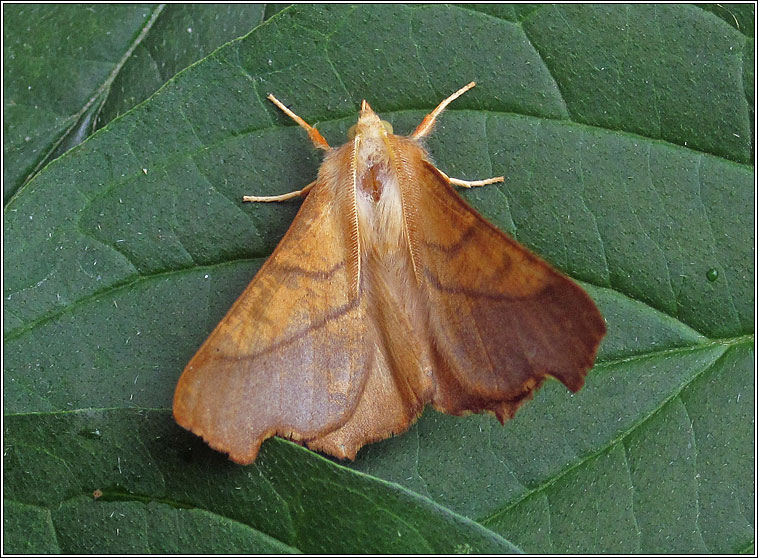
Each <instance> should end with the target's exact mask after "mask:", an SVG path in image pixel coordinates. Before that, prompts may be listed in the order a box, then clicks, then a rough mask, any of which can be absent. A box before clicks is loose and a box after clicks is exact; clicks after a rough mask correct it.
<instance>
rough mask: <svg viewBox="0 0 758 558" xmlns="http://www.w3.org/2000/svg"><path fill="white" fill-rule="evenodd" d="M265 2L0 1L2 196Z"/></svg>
mask: <svg viewBox="0 0 758 558" xmlns="http://www.w3.org/2000/svg"><path fill="white" fill-rule="evenodd" d="M264 9H265V6H264V5H262V4H258V5H239V4H238V5H232V6H229V5H216V4H205V5H195V4H170V5H168V6H164V5H153V6H149V5H125V4H122V5H115V6H97V5H86V6H85V5H72V4H68V5H51V4H48V5H30V4H16V5H7V6H4V7H3V15H4V19H5V22H4V27H3V30H4V38H5V50H4V53H3V54H4V67H5V80H4V83H5V91H4V93H5V107H4V109H3V110H4V116H5V128H4V131H5V137H6V141H5V149H4V154H5V165H4V175H3V183H4V188H3V195H4V197H5V198H6V200H7V198H8V197H9V196H10V195H11V194H13V193H14V192H15V191H16V190H17V189H18V187H19V186H20V185H21V184H23V183H24V182H26V181H28V180H29V179H30V178H31V177H32V176H34V175H35V174H36V173H37V172H38V171H39V170H40V169H41V168H42V166H44V165H45V164H46V163H47V162H49V161H50V160H52V159H54V158H55V157H57V156H59V155H61V154H62V153H65V152H66V151H67V150H68V149H70V148H71V147H73V146H74V145H77V144H79V143H80V142H82V141H83V140H84V139H86V138H87V137H88V136H89V135H90V134H91V133H92V132H93V131H94V130H96V129H98V128H102V127H103V126H104V125H105V124H107V123H108V122H110V121H111V120H112V119H113V118H115V117H116V116H118V115H119V114H121V113H124V112H126V111H128V110H129V109H130V108H132V107H133V106H134V105H136V104H138V103H140V102H142V101H143V100H145V99H146V98H147V97H149V96H150V95H152V94H153V93H154V92H155V91H156V90H157V89H158V88H159V87H160V86H161V85H163V84H164V83H165V82H166V80H167V79H168V78H170V77H172V76H173V75H174V74H176V73H177V72H178V71H179V70H181V69H183V68H185V67H187V66H189V65H190V64H191V63H193V62H195V61H196V60H198V59H200V58H202V57H203V56H205V55H207V54H208V53H210V52H211V51H213V50H214V49H216V48H217V47H219V46H220V45H222V44H223V43H225V42H227V41H229V40H231V39H234V38H236V37H239V36H240V35H243V34H245V33H247V32H248V31H250V29H252V28H253V27H255V26H256V25H258V24H259V23H261V21H262V20H263V17H264Z"/></svg>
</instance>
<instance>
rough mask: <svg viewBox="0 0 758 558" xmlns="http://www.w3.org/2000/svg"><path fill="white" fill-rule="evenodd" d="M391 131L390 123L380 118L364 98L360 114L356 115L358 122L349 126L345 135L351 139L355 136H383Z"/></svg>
mask: <svg viewBox="0 0 758 558" xmlns="http://www.w3.org/2000/svg"><path fill="white" fill-rule="evenodd" d="M391 133H392V124H390V123H389V122H387V121H386V120H381V119H380V118H379V116H377V114H376V113H375V112H374V111H373V110H371V106H370V105H369V104H368V103H367V102H366V101H365V99H364V101H363V102H362V103H361V114H360V116H359V117H358V122H356V123H355V124H353V125H352V126H350V129H349V130H348V131H347V137H348V139H350V140H352V139H354V138H355V136H364V137H371V136H373V137H385V136H386V135H387V134H391Z"/></svg>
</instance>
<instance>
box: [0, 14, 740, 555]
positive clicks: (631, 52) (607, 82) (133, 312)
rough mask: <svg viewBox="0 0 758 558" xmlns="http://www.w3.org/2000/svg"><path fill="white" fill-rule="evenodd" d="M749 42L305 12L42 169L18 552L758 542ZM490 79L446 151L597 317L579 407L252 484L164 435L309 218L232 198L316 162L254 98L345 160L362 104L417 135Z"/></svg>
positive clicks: (29, 295)
mask: <svg viewBox="0 0 758 558" xmlns="http://www.w3.org/2000/svg"><path fill="white" fill-rule="evenodd" d="M751 17H752V16H751ZM740 21H744V18H743V19H742V20H740ZM743 31H744V30H743V29H741V28H738V27H736V26H735V25H733V23H729V22H728V21H727V20H726V18H724V17H723V16H722V15H721V14H714V13H711V12H710V11H707V10H704V9H702V8H699V7H695V6H689V5H656V6H652V5H630V6H608V5H603V6H592V5H560V6H547V5H541V6H525V5H519V6H507V5H498V6H481V5H476V6H433V5H419V6H413V7H405V6H400V5H374V6H370V5H363V6H346V5H316V6H305V5H296V6H292V7H289V8H287V9H285V10H283V11H281V12H279V13H278V14H276V15H275V16H273V17H272V18H271V19H270V20H268V21H267V22H266V23H264V24H263V25H260V26H258V27H257V28H255V29H254V30H253V31H252V32H251V33H250V34H248V35H247V36H245V37H243V38H241V39H240V40H236V41H233V42H232V43H229V44H227V45H225V46H223V47H222V48H220V49H219V50H217V51H215V52H214V53H213V54H211V55H210V56H208V57H207V58H205V59H203V60H202V61H200V62H199V63H197V64H195V65H193V66H191V67H189V68H188V69H186V70H184V71H182V72H180V73H179V74H178V75H176V77H174V78H171V79H170V80H169V81H168V82H166V84H165V85H164V86H163V87H162V88H161V89H160V90H159V91H158V92H157V93H156V94H155V95H153V96H152V97H151V98H150V99H149V100H147V101H146V102H144V103H142V104H140V105H138V106H136V107H135V108H134V109H132V110H131V111H130V112H128V113H127V114H125V115H123V116H121V117H120V118H116V119H115V120H113V121H112V122H110V123H109V124H108V125H107V126H106V127H105V128H103V129H102V130H100V131H99V132H98V133H96V134H94V135H92V137H90V138H89V139H87V141H85V142H84V143H82V144H81V145H79V146H77V147H75V148H73V149H72V150H71V151H69V152H68V153H66V154H65V155H63V156H62V157H60V158H58V159H56V160H54V161H52V162H51V163H50V164H48V165H47V166H46V167H45V168H44V169H43V170H42V171H41V172H39V174H37V175H36V176H35V177H34V178H33V179H32V180H31V181H29V182H28V183H27V184H26V185H25V186H24V187H23V188H21V189H20V190H19V191H18V193H17V194H16V195H15V196H14V197H13V199H12V200H11V201H10V202H9V203H8V204H7V205H6V208H5V240H4V241H5V245H4V248H5V258H6V259H5V271H4V279H5V281H4V289H5V290H4V297H5V299H4V318H5V332H4V334H5V383H4V389H5V392H4V395H5V413H6V415H5V455H6V460H5V466H6V469H5V491H6V494H5V498H6V501H5V510H6V520H5V524H4V525H5V530H6V547H7V548H6V549H5V550H6V551H8V552H10V551H13V552H24V551H26V552H33V551H35V552H36V551H57V550H59V551H60V552H66V553H74V552H79V553H85V552H93V551H96V550H95V549H97V550H100V551H102V549H107V551H108V552H118V553H124V552H182V551H183V552H211V551H214V552H254V551H257V552H280V551H281V552H286V551H297V550H301V551H305V552H330V553H341V552H345V553H358V552H393V553H398V552H425V553H430V552H439V553H450V552H467V551H470V552H503V551H507V550H517V549H522V550H525V551H527V552H532V553H545V552H570V553H578V552H591V553H600V552H627V553H631V552H638V553H646V554H647V553H664V552H665V553H683V552H700V553H703V552H716V553H735V552H744V551H745V550H746V549H749V548H751V545H753V544H754V538H753V530H754V524H753V517H754V503H753V502H754V487H753V485H752V483H751V478H752V476H751V472H752V471H753V469H754V458H753V455H754V440H753V429H754V424H753V415H754V404H755V402H754V366H753V363H754V349H753V344H754V337H753V323H754V302H755V301H754V290H753V277H754V264H753V262H754V253H753V246H754V236H753V234H754V233H753V231H754V218H753V211H752V208H753V205H754V194H753V192H754V191H753V184H754V168H753V167H752V166H751V165H750V162H751V161H752V149H753V141H754V140H753V132H752V130H751V127H750V121H751V117H750V115H751V114H752V112H751V111H753V91H752V85H751V84H752V77H751V76H752V73H751V72H752V70H751V68H752V54H751V53H752V50H753V44H754V40H753V38H752V36H747V35H745V34H744V32H743ZM154 40H155V41H156V42H159V40H160V38H159V37H158V36H156V37H155V39H154ZM747 61H750V63H749V64H748V63H747ZM470 80H476V81H477V82H478V86H477V87H476V88H475V89H474V90H473V91H471V92H469V93H467V94H466V95H465V96H464V97H462V98H461V99H459V100H457V101H456V102H455V103H454V104H453V105H452V106H451V107H450V109H449V110H448V111H447V112H446V113H445V114H444V115H443V116H442V118H441V121H440V123H439V125H438V127H437V129H436V131H435V134H434V136H433V137H432V138H431V139H430V140H429V142H428V146H429V150H430V152H431V153H432V155H433V156H434V158H435V160H436V161H437V164H438V166H440V168H442V169H443V170H444V171H445V172H447V173H449V174H451V175H453V176H457V177H460V178H486V177H489V176H493V175H499V174H503V175H505V176H506V182H505V184H503V185H499V186H489V187H486V188H478V189H473V190H470V191H464V192H462V195H463V196H464V197H466V198H467V199H468V200H469V201H470V202H471V203H472V204H473V205H474V206H475V207H476V208H477V209H478V210H479V211H481V212H482V214H483V215H484V216H485V217H487V218H488V219H490V220H491V221H492V222H493V223H495V224H496V225H497V226H499V227H500V228H502V229H503V230H505V231H507V232H509V233H511V234H512V235H513V236H514V237H515V238H516V239H517V240H519V241H520V242H522V243H523V244H525V245H526V246H528V247H530V248H531V249H532V250H534V251H535V252H537V253H539V254H540V255H541V256H543V257H545V258H546V259H548V260H549V261H551V262H552V263H553V264H555V265H556V266H557V267H559V268H560V269H562V270H563V271H564V272H566V273H568V274H569V275H571V276H573V277H575V278H576V279H578V280H580V281H581V282H582V283H583V285H584V286H585V288H586V289H587V291H588V292H589V293H590V295H591V296H592V297H593V298H594V299H595V300H596V301H597V303H598V305H599V307H600V309H601V311H602V313H603V315H604V316H605V318H606V321H607V322H608V328H609V333H608V336H607V338H606V339H605V340H604V342H603V345H602V347H601V351H600V355H599V358H598V363H597V365H596V367H595V369H594V370H593V371H592V372H591V373H590V375H589V378H588V382H587V386H586V387H585V388H584V389H583V390H582V391H581V392H579V393H578V394H575V395H571V394H569V393H568V392H566V390H565V389H564V388H563V387H562V386H561V385H560V384H558V383H557V382H548V383H547V385H546V386H545V387H544V388H543V389H542V390H541V391H540V392H539V394H538V395H537V396H536V397H535V399H534V401H532V402H531V403H529V404H528V405H526V406H525V407H524V408H523V409H522V410H521V411H519V414H518V415H517V417H516V418H515V419H514V420H512V421H510V422H509V423H507V424H506V425H505V427H501V426H500V425H499V424H498V423H497V422H496V421H494V419H492V418H491V417H489V416H471V417H466V418H460V417H450V416H447V415H441V414H439V413H436V412H434V411H431V410H429V411H427V412H426V413H425V414H424V416H423V417H422V418H421V419H420V420H419V422H418V423H417V424H416V425H414V426H413V427H412V428H411V430H410V431H409V432H408V433H406V434H404V435H402V436H398V437H396V438H393V439H390V440H386V441H384V442H381V443H377V444H372V445H370V446H368V447H366V448H364V449H363V450H361V452H360V453H359V456H358V459H357V460H356V462H355V463H353V464H348V467H349V468H350V469H352V471H350V470H348V469H346V468H345V467H343V466H342V465H340V464H337V463H334V462H331V461H328V460H326V459H323V458H321V457H319V456H318V455H316V454H314V453H312V452H309V451H307V450H305V449H302V448H300V447H297V446H294V445H293V444H290V443H288V442H285V441H281V440H269V441H267V442H266V443H265V444H264V446H263V451H262V453H261V456H260V457H259V459H258V460H257V461H256V463H255V464H254V465H251V466H248V467H240V466H237V465H234V464H232V463H230V462H228V461H227V460H226V459H225V458H224V457H223V456H221V455H218V454H216V453H215V452H213V451H212V450H210V449H208V448H206V446H205V445H204V444H203V443H202V441H200V440H199V439H197V438H196V437H195V436H193V435H191V434H189V433H186V432H184V431H182V430H181V429H179V428H178V427H177V426H176V425H174V423H173V421H172V419H171V415H170V407H171V398H172V395H173V389H174V386H175V383H176V380H177V378H178V376H179V374H180V373H181V371H182V369H183V367H184V365H185V364H186V363H187V361H188V360H189V358H190V357H191V356H192V354H193V353H194V351H195V350H196V349H197V348H198V347H199V345H200V343H201V342H202V341H203V339H204V338H205V337H206V336H207V334H208V333H209V332H210V331H211V329H212V328H213V327H214V326H215V324H216V323H217V322H218V320H219V319H220V318H221V317H222V316H223V315H224V313H225V312H226V310H227V309H228V308H229V306H230V304H231V303H232V302H233V300H234V299H235V298H236V296H238V295H239V293H240V292H241V291H242V289H243V288H244V286H245V285H246V284H247V282H248V281H249V280H250V278H251V277H252V276H253V274H254V273H255V271H256V270H257V269H258V267H259V266H260V264H261V263H262V262H263V261H264V259H265V257H267V256H268V255H269V254H270V253H271V251H272V250H273V249H274V247H275V246H276V244H277V242H278V241H279V239H280V238H281V237H282V235H283V234H284V232H285V231H286V229H287V227H288V226H289V224H290V222H291V220H292V218H293V216H294V214H295V212H296V211H297V206H298V204H297V203H284V204H260V205H255V204H251V205H244V206H243V205H242V204H241V203H240V199H241V196H242V195H243V194H262V195H265V194H274V193H283V192H288V191H291V190H293V189H298V188H300V187H302V186H304V185H305V184H307V183H308V182H310V181H311V180H312V179H313V177H314V176H315V173H316V172H317V169H318V164H319V161H320V159H319V154H318V153H317V152H315V150H314V149H313V148H312V147H311V145H310V143H309V141H308V139H307V137H306V136H305V134H304V133H303V131H302V130H301V129H300V128H298V127H296V126H294V125H293V124H292V122H291V121H289V119H287V118H286V117H285V116H283V115H282V114H280V113H279V112H278V111H277V110H276V109H275V108H274V107H272V106H270V104H269V103H268V102H267V101H265V95H266V94H267V93H269V92H274V93H276V94H277V96H278V97H279V98H281V99H282V100H283V101H284V102H286V103H287V104H288V105H291V106H292V107H293V109H294V110H296V111H297V112H298V113H299V114H300V115H301V116H302V117H303V118H305V119H306V120H307V121H309V122H311V123H312V124H317V125H318V128H319V129H320V130H321V131H322V133H323V134H324V135H325V137H326V138H327V140H328V141H329V142H330V143H331V144H332V145H339V144H340V143H342V142H343V141H344V138H345V132H346V130H347V128H348V127H349V126H350V125H352V124H353V123H354V121H355V117H356V111H357V107H358V106H359V103H360V100H361V99H362V98H366V99H368V100H369V101H370V102H371V105H372V107H373V108H374V109H375V110H377V111H378V112H379V113H380V114H381V115H382V116H383V117H384V118H387V119H388V120H390V121H391V122H392V123H393V125H394V128H395V130H396V131H397V132H398V133H409V132H410V131H411V130H412V129H413V127H414V126H415V125H416V124H417V123H418V122H419V121H420V119H421V118H422V117H423V116H424V114H425V113H426V112H428V111H429V110H430V109H431V108H433V107H434V106H435V105H436V104H437V103H438V102H439V101H440V100H441V99H442V98H444V97H445V96H446V95H448V94H449V93H451V92H452V91H454V90H455V89H457V88H458V87H460V86H461V85H463V84H465V83H467V82H468V81H470ZM116 112H118V111H116ZM114 114H115V112H114ZM387 481H391V482H387ZM393 483H396V484H393ZM398 485H402V487H401V486H398ZM96 489H99V490H101V491H102V492H103V497H102V498H99V499H97V500H94V499H93V498H92V496H91V494H92V492H93V491H94V490H96ZM188 533H193V534H194V533H197V534H198V535H199V536H194V535H193V536H189V535H188ZM27 534H30V535H29V536H30V537H32V536H33V538H34V540H33V541H29V540H28V538H27V537H26V535H27ZM506 541H511V542H512V543H513V544H515V545H516V546H510V544H509V543H508V542H506ZM9 545H12V547H11V546H9Z"/></svg>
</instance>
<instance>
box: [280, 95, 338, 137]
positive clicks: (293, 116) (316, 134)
mask: <svg viewBox="0 0 758 558" xmlns="http://www.w3.org/2000/svg"><path fill="white" fill-rule="evenodd" d="M266 98H267V99H268V100H269V101H271V102H272V103H274V104H275V105H276V106H277V107H279V110H281V111H282V112H283V113H284V114H286V115H287V116H289V117H290V118H291V119H292V120H294V121H295V122H297V123H298V125H300V126H301V127H302V128H305V131H306V132H308V137H309V138H311V141H312V142H313V145H314V146H315V147H316V149H323V150H325V151H328V150H329V149H331V147H329V144H328V143H327V142H326V140H325V139H324V136H322V135H321V134H320V133H319V131H318V130H317V129H316V128H314V127H313V126H311V125H310V124H308V123H307V122H306V121H305V120H303V119H302V118H300V117H299V116H298V115H297V114H295V113H294V112H292V111H291V110H290V109H288V108H287V107H286V105H285V104H284V103H282V102H281V101H280V100H279V99H277V98H276V97H274V96H273V95H272V94H271V93H269V94H268V96H267V97H266Z"/></svg>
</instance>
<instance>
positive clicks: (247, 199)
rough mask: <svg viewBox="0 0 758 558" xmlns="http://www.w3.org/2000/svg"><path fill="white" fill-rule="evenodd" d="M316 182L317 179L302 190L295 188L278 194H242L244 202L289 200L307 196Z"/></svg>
mask: <svg viewBox="0 0 758 558" xmlns="http://www.w3.org/2000/svg"><path fill="white" fill-rule="evenodd" d="M314 184H316V181H315V180H314V181H313V182H311V183H310V184H308V186H306V187H305V188H303V189H302V190H295V191H294V192H287V193H286V194H280V195H278V196H242V201H243V202H281V201H287V200H291V199H292V198H299V197H300V196H305V195H306V194H307V193H308V192H309V191H310V189H311V188H313V185H314Z"/></svg>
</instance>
